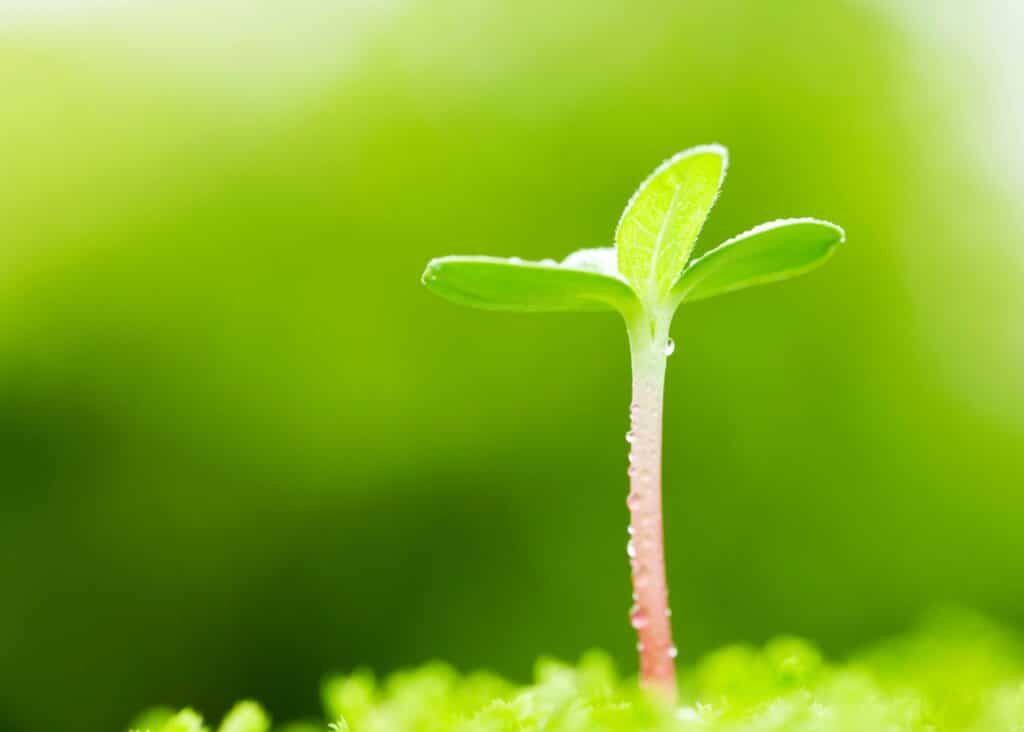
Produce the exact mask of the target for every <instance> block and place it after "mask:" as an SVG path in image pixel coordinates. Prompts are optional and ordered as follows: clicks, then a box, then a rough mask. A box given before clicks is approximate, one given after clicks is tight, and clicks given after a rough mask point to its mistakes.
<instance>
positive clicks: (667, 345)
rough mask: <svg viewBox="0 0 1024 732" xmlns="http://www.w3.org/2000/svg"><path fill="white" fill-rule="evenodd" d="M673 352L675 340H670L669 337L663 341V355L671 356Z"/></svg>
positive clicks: (674, 350)
mask: <svg viewBox="0 0 1024 732" xmlns="http://www.w3.org/2000/svg"><path fill="white" fill-rule="evenodd" d="M675 352H676V342H675V341H674V340H672V339H671V338H669V339H668V341H666V343H665V355H666V356H671V355H672V354H673V353H675Z"/></svg>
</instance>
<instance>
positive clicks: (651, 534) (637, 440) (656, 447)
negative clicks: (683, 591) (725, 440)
mask: <svg viewBox="0 0 1024 732" xmlns="http://www.w3.org/2000/svg"><path fill="white" fill-rule="evenodd" d="M645 321H646V319H645ZM669 321H670V318H660V319H656V320H654V321H651V322H649V323H648V322H643V323H642V324H631V325H630V328H629V340H630V350H631V354H632V367H633V403H632V405H631V406H630V432H629V435H628V436H627V439H628V440H629V442H630V451H629V498H628V499H627V501H626V503H627V505H628V506H629V515H630V523H629V533H630V538H629V546H628V552H629V561H630V565H631V568H632V576H633V607H632V609H631V610H630V621H631V623H632V625H633V628H635V629H636V632H637V637H638V642H637V650H638V652H639V654H640V680H641V683H643V685H644V686H646V687H648V688H652V689H656V690H657V691H659V692H661V693H663V694H664V695H666V696H667V697H668V698H669V699H670V700H672V701H674V700H675V698H676V693H677V691H676V672H675V656H676V647H675V645H674V644H673V643H672V624H671V611H670V610H669V606H668V584H667V582H666V579H665V542H664V531H663V528H662V511H661V431H662V401H663V394H664V384H665V362H666V359H667V357H668V354H669V352H670V350H671V347H670V345H669V344H670V341H669V339H668V326H669Z"/></svg>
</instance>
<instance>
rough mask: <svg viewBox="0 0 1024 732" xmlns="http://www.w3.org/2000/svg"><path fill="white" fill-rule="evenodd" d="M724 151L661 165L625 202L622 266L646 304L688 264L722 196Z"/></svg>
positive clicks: (703, 150)
mask: <svg viewBox="0 0 1024 732" xmlns="http://www.w3.org/2000/svg"><path fill="white" fill-rule="evenodd" d="M727 159H728V158H727V153H726V150H725V148H723V147H721V146H719V145H703V146H700V147H694V148H690V149H689V150H684V151H683V152H681V153H679V154H677V155H675V156H674V157H672V158H670V159H669V160H667V161H665V162H664V163H662V165H661V166H659V167H658V169H657V170H655V171H654V173H652V174H651V175H650V177H649V178H647V180H645V181H644V182H643V183H642V184H641V186H640V188H638V189H637V191H636V193H634V194H633V197H632V198H631V199H630V201H629V203H628V204H626V210H625V211H624V212H623V214H622V218H621V219H620V220H619V225H618V228H617V229H616V231H615V246H616V248H617V250H618V268H619V271H620V272H621V273H622V274H623V275H624V276H625V278H626V280H628V281H629V282H630V284H632V285H633V288H634V289H635V290H636V292H637V293H638V294H639V295H640V297H641V299H643V300H644V301H645V302H647V303H648V304H651V303H655V302H660V301H661V300H662V299H663V298H664V297H665V296H666V295H667V294H668V292H669V290H670V289H671V287H672V283H673V282H675V280H676V278H677V277H678V276H679V273H680V272H681V271H682V269H683V267H684V266H685V265H686V261H687V260H688V259H689V257H690V254H691V253H692V252H693V247H694V244H695V243H696V241H697V235H698V234H699V233H700V230H701V227H702V226H703V225H704V220H705V219H706V218H707V216H708V212H709V211H711V207H712V206H713V205H714V203H715V198H716V197H717V196H718V189H719V188H720V187H721V184H722V179H723V178H724V176H725V169H726V165H727Z"/></svg>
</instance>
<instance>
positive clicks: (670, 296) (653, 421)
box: [423, 145, 844, 700]
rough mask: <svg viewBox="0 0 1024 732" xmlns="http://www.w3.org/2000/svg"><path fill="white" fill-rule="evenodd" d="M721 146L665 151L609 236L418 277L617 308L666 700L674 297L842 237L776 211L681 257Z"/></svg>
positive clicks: (481, 294)
mask: <svg viewBox="0 0 1024 732" xmlns="http://www.w3.org/2000/svg"><path fill="white" fill-rule="evenodd" d="M727 161H728V156H727V153H726V150H725V148H723V147H721V146H719V145H702V146H700V147H694V148H690V149H689V150H684V151H683V152H681V153H679V154H677V155H675V156H674V157H672V158H670V159H669V160H667V161H665V162H664V163H663V164H662V165H661V166H659V167H658V169H657V170H655V171H654V173H652V174H651V176H650V177H649V178H647V180H645V181H644V182H643V183H642V184H641V185H640V188H638V189H637V191H636V193H635V194H633V197H632V198H631V199H630V201H629V203H628V204H626V210H625V212H623V214H622V218H621V219H620V220H619V225H618V228H617V229H616V231H615V246H614V247H603V248H599V249H583V250H580V251H577V252H574V253H572V254H570V255H569V256H568V257H566V258H565V259H564V260H563V261H562V262H561V263H554V262H525V261H522V260H520V259H518V258H511V259H500V258H496V257H461V256H455V257H441V258H440V259H434V260H432V261H431V262H430V264H428V265H427V269H426V271H425V272H424V273H423V284H425V285H426V286H427V287H428V288H429V289H430V290H431V291H433V292H435V293H437V294H438V295H440V296H441V297H444V298H447V299H449V300H452V301H454V302H457V303H461V304H463V305H471V306H473V307H478V308H485V309H490V310H507V311H516V312H556V311H574V310H587V311H590V310H596V311H602V310H604V311H607V310H612V311H618V312H619V313H620V314H621V315H622V317H623V318H624V319H625V321H626V330H627V331H628V334H629V347H630V354H631V357H632V361H631V363H632V372H633V401H632V404H631V406H630V431H629V434H628V435H627V436H626V439H627V440H628V441H629V443H630V452H629V482H630V490H629V498H628V500H627V505H628V506H629V512H630V527H629V533H630V541H629V545H628V553H629V560H630V565H631V568H632V579H633V607H632V609H631V611H630V619H631V621H632V625H633V628H635V629H636V632H637V635H638V639H639V642H638V643H637V649H638V651H639V654H640V678H641V682H642V683H643V684H644V685H645V686H646V687H648V688H652V689H656V690H659V691H661V692H663V693H664V694H665V695H666V696H667V697H668V698H670V699H673V700H674V699H675V696H676V680H675V660H674V659H675V656H676V648H675V645H674V644H673V642H672V627H671V622H670V615H671V613H670V611H669V606H668V587H667V584H666V581H665V549H664V541H663V532H662V512H661V427H662V416H661V415H662V396H663V393H664V383H665V363H666V359H667V357H668V356H669V355H670V354H671V353H672V351H673V350H674V348H675V346H674V344H673V342H672V339H671V338H670V337H669V326H670V325H671V323H672V317H673V315H675V312H676V309H677V308H678V307H679V306H680V305H681V304H682V303H684V302H694V301H696V300H703V299H705V298H708V297H713V296H715V295H721V294H724V293H727V292H732V291H733V290H739V289H741V288H744V287H749V286H751V285H758V284H762V283H767V282H774V281H776V280H782V279H785V278H787V277H793V276H796V275H799V274H802V273H804V272H807V271H809V270H811V269H813V268H814V267H816V266H818V265H819V264H821V263H822V262H824V261H825V260H826V259H827V258H828V256H829V255H830V254H831V253H832V251H833V250H834V249H835V248H836V247H837V246H838V245H839V244H840V243H841V242H842V241H843V240H844V233H843V230H842V229H841V228H839V227H838V226H836V225H835V224H830V223H828V222H826V221H818V220H816V219H809V218H800V219H781V220H778V221H772V222H770V223H766V224H761V225H760V226H756V227H754V228H753V229H751V230H750V231H747V232H744V233H743V234H740V235H739V236H736V237H734V238H732V239H729V240H728V241H726V242H725V243H723V244H721V245H719V246H717V247H715V248H714V249H711V250H710V251H708V252H707V253H706V254H704V255H703V256H700V257H697V258H695V259H692V260H691V259H690V255H691V254H692V253H693V249H694V245H695V244H696V241H697V235H698V234H699V233H700V230H701V227H702V226H703V225H704V220H705V219H706V218H707V216H708V212H709V211H710V210H711V207H712V206H713V205H714V203H715V199H716V198H717V196H718V190H719V188H720V187H721V185H722V180H723V179H724V177H725V170H726V166H727Z"/></svg>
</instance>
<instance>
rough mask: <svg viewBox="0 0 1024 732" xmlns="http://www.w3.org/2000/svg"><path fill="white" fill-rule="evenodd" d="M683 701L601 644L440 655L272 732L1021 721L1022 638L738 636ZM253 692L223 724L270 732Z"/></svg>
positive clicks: (997, 724)
mask: <svg viewBox="0 0 1024 732" xmlns="http://www.w3.org/2000/svg"><path fill="white" fill-rule="evenodd" d="M681 691H682V694H681V697H682V702H681V704H680V705H679V706H675V707H672V706H667V705H665V704H663V703H660V702H659V701H658V700H656V699H652V698H649V697H648V696H647V695H646V694H644V693H643V692H642V691H641V690H640V689H639V688H638V687H637V685H636V682H635V680H633V679H624V678H623V677H621V676H620V675H619V674H618V673H617V672H616V671H615V669H614V668H613V666H612V664H611V662H610V661H609V660H608V658H607V657H606V656H605V655H603V654H601V653H596V652H595V653H590V654H587V655H586V656H585V657H584V658H583V659H582V660H581V661H580V662H579V663H578V664H576V665H567V664H563V663H559V662H557V661H551V660H542V661H540V662H538V664H537V667H536V673H535V679H534V682H533V683H532V684H529V685H525V686H524V685H518V684H513V683H511V682H509V681H507V680H504V679H502V678H501V677H499V676H496V675H493V674H489V673H473V674H467V675H462V674H459V673H457V672H456V671H454V670H453V669H452V668H450V667H448V666H446V665H444V664H441V663H434V664H428V665H426V666H423V667H421V668H419V669H415V670H411V671H403V672H399V673H396V674H393V675H392V676H390V677H388V678H387V679H385V680H383V681H378V680H375V678H374V677H373V675H372V674H370V673H369V672H356V673H353V674H350V675H347V676H338V677H332V678H330V679H328V680H327V682H326V683H325V684H324V687H323V694H322V696H323V702H324V712H325V715H326V721H323V722H319V721H314V722H299V723H292V724H286V725H283V726H277V727H273V729H274V730H275V732H314V731H317V732H324V731H325V730H326V729H327V728H328V725H330V726H331V729H338V730H342V731H345V732H441V731H442V730H445V731H447V730H455V731H457V732H513V731H517V732H518V731H520V730H524V731H525V730H530V731H533V730H536V731H538V732H539V731H541V730H545V731H550V732H583V731H584V730H586V731H588V732H589V731H591V730H592V731H594V732H636V731H638V730H644V731H645V732H646V731H651V732H654V731H659V732H660V731H665V732H668V731H675V732H698V731H699V732H874V731H876V730H877V731H879V732H926V731H927V732H947V731H948V732H953V731H963V732H1021V730H1024V642H1022V640H1021V639H1020V638H1019V637H1018V636H1017V635H1016V634H1015V633H1013V632H1011V631H1009V630H1008V629H1006V628H1003V627H1001V626H999V625H997V624H995V623H993V622H991V621H988V620H986V619H984V618H981V617H978V616H975V615H971V614H967V613H962V612H942V613H936V614H933V615H932V616H930V617H929V618H928V619H927V620H926V621H925V622H923V623H922V624H921V625H920V627H919V628H918V629H917V630H915V631H914V632H913V633H910V634H908V635H906V636H904V637H900V638H896V639H894V640H890V641H887V642H884V643H881V644H879V645H877V646H875V647H873V648H871V649H868V650H867V651H865V652H863V653H861V654H857V655H855V656H853V657H851V658H850V659H848V660H847V661H846V662H844V663H842V664H832V663H829V662H828V661H826V660H825V659H823V657H822V656H821V654H820V653H819V652H818V651H817V650H816V649H815V648H814V647H813V646H812V645H810V644H808V643H806V642H805V641H802V640H798V639H795V638H779V639H777V640H774V641H772V642H770V643H768V644H767V645H765V646H764V647H763V648H761V649H755V648H752V647H747V646H733V647H729V648H725V649H723V650H720V651H717V652H715V653H712V654H710V655H709V656H707V657H706V658H704V659H703V660H701V661H700V662H699V663H698V664H697V665H696V667H694V668H687V669H685V670H684V671H683V675H682V680H681ZM271 728H272V727H271V723H270V721H269V719H268V717H267V715H266V714H265V713H264V712H263V710H262V709H261V708H260V707H259V706H258V705H257V704H255V703H253V702H243V703H241V704H239V705H238V706H236V707H235V708H234V709H233V710H232V711H231V712H230V713H229V714H228V715H227V716H226V717H225V718H224V720H223V721H222V722H221V724H220V725H219V726H218V727H217V728H216V729H217V730H219V732H268V731H269V730H270V729H271ZM131 729H136V730H151V732H201V731H204V730H207V729H208V728H207V727H205V726H204V725H203V721H202V719H201V718H200V717H199V715H198V714H196V713H195V712H193V711H191V710H184V711H180V712H177V713H175V712H173V711H171V710H159V709H158V710H152V711H150V712H147V713H146V714H144V715H142V716H141V717H140V718H139V719H138V720H136V722H135V723H134V724H133V725H132V727H131Z"/></svg>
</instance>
